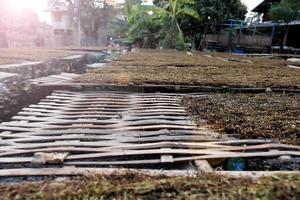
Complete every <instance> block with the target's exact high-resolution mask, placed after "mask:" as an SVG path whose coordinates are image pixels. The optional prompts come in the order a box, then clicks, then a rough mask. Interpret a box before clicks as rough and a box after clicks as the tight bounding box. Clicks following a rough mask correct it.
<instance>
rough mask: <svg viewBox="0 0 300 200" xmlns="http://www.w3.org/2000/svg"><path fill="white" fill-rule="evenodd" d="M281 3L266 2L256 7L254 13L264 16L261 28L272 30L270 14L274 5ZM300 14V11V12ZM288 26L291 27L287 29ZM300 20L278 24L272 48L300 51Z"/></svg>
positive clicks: (270, 0)
mask: <svg viewBox="0 0 300 200" xmlns="http://www.w3.org/2000/svg"><path fill="white" fill-rule="evenodd" d="M279 2H281V0H264V1H263V2H261V3H260V4H259V5H258V6H256V7H255V8H254V9H253V10H252V12H257V13H259V14H263V22H262V23H260V24H259V26H260V27H261V28H264V29H267V28H268V27H269V28H270V25H269V24H270V21H271V18H270V17H269V15H268V12H269V10H270V8H271V7H272V5H274V4H276V3H279ZM299 12H300V10H299ZM287 26H289V27H288V28H287ZM299 34H300V20H295V21H292V22H289V24H288V25H287V23H279V24H277V28H276V31H275V33H274V37H273V41H272V46H273V48H275V49H276V48H279V46H281V47H280V48H281V49H282V50H290V49H292V50H293V51H300V39H299Z"/></svg>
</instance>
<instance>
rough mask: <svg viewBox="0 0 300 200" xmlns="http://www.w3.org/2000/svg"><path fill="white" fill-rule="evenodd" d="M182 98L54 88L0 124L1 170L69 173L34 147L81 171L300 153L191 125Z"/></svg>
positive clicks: (297, 149)
mask: <svg viewBox="0 0 300 200" xmlns="http://www.w3.org/2000/svg"><path fill="white" fill-rule="evenodd" d="M68 77H71V76H68ZM51 78H52V79H56V78H59V76H54V77H51ZM62 79H65V80H66V79H67V78H62ZM44 80H45V79H44ZM46 80H47V81H48V80H50V79H46ZM183 96H184V95H182V94H155V93H153V94H135V93H114V92H71V91H55V92H53V94H52V95H50V96H47V97H46V98H45V99H43V100H41V102H40V103H38V104H36V105H31V106H29V107H27V108H24V109H23V110H22V111H21V112H19V113H18V115H17V116H15V117H13V118H12V121H10V122H3V123H1V124H0V167H2V169H3V170H0V176H2V175H5V174H6V175H18V172H17V171H14V169H13V168H15V167H16V168H22V169H21V171H20V175H25V176H26V175H32V174H47V175H55V174H67V175H68V174H70V175H71V174H73V173H66V172H65V171H63V170H62V169H64V168H57V170H58V171H55V170H52V169H51V170H49V168H48V167H49V166H51V164H49V163H47V161H45V164H44V165H40V164H39V165H36V164H35V163H34V159H35V154H37V153H45V154H53V153H68V155H67V156H66V158H64V160H63V163H62V164H61V166H75V167H87V168H88V169H90V168H91V169H99V167H111V166H116V167H128V166H133V167H145V168H147V167H149V168H153V167H154V168H156V167H158V166H161V165H162V164H164V165H168V164H172V163H182V162H190V161H196V160H201V161H203V163H207V162H208V163H209V162H210V161H211V160H215V159H220V160H224V159H227V158H235V157H240V158H251V157H264V158H266V157H267V158H268V157H278V156H282V155H289V156H300V147H299V146H292V145H283V144H279V143H275V142H273V141H270V140H262V139H256V140H240V139H233V138H229V137H227V136H224V135H222V134H220V133H216V132H214V131H211V130H209V129H208V128H207V127H205V126H204V127H197V126H196V124H195V122H194V121H192V120H191V119H190V118H188V117H187V113H186V111H185V110H184V108H183V107H181V105H180V102H181V98H182V97H183ZM49 162H50V161H49ZM26 166H28V167H27V168H26ZM32 166H35V167H36V169H34V170H33V169H31V168H29V167H32ZM76 169H77V168H76ZM78 169H82V168H78ZM60 170H62V171H60ZM79 171H80V173H83V172H84V170H83V169H82V171H81V170H79ZM78 173H79V172H78ZM74 174H76V173H75V172H74Z"/></svg>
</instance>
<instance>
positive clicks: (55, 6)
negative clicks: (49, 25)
mask: <svg viewBox="0 0 300 200" xmlns="http://www.w3.org/2000/svg"><path fill="white" fill-rule="evenodd" d="M46 11H47V12H53V11H60V12H67V11H68V6H67V4H66V3H65V2H64V1H61V0H53V1H52V2H51V3H50V4H49V5H48V8H47V9H46Z"/></svg>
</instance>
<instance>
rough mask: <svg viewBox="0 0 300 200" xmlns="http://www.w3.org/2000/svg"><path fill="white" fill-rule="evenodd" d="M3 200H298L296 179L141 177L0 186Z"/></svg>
mask: <svg viewBox="0 0 300 200" xmlns="http://www.w3.org/2000/svg"><path fill="white" fill-rule="evenodd" d="M0 190H1V194H0V197H1V199H3V200H7V199H17V200H21V199H31V200H39V199H63V200H65V199H149V200H150V199H153V200H154V199H191V200H192V199H241V200H243V199H245V200H246V199H247V200H248V199H249V200H250V199H266V200H267V199H270V200H271V199H272V200H273V199H285V200H292V199H295V200H296V199H299V197H300V176H273V177H265V178H261V179H258V180H250V179H247V178H229V177H223V176H215V175H200V176H198V177H195V178H187V177H177V178H164V177H156V178H153V177H152V178H151V177H147V176H143V175H133V174H128V175H126V176H117V175H114V176H110V177H103V176H95V177H80V178H77V179H75V180H71V181H64V182H55V183H54V182H47V181H46V182H43V183H26V184H14V185H1V186H0Z"/></svg>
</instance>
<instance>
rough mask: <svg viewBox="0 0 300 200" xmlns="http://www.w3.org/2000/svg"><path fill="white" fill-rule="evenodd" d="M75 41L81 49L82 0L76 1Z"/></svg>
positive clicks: (74, 16)
mask: <svg viewBox="0 0 300 200" xmlns="http://www.w3.org/2000/svg"><path fill="white" fill-rule="evenodd" d="M73 9H74V11H73V13H74V14H73V29H74V30H73V40H74V45H75V46H78V47H80V46H81V44H80V41H81V34H80V32H81V30H80V0H74V7H73Z"/></svg>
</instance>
